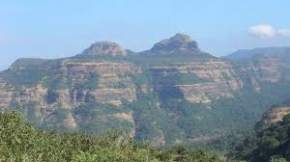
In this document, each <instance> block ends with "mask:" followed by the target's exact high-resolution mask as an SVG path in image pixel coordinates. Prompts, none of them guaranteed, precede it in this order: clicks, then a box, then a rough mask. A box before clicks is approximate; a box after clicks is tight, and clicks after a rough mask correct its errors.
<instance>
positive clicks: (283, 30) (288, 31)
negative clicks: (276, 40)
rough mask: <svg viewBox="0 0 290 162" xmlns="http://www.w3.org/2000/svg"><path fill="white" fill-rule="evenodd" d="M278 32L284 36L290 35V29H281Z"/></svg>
mask: <svg viewBox="0 0 290 162" xmlns="http://www.w3.org/2000/svg"><path fill="white" fill-rule="evenodd" d="M277 33H278V34H279V35H280V36H283V37H290V29H279V30H278V31H277Z"/></svg>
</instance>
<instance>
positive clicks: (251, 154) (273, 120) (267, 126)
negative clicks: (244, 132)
mask: <svg viewBox="0 0 290 162" xmlns="http://www.w3.org/2000/svg"><path fill="white" fill-rule="evenodd" d="M289 110H290V108H289V107H273V108H272V109H271V111H268V112H266V113H265V114H264V117H263V118H262V120H261V121H260V122H259V123H258V124H257V128H256V130H255V133H254V134H253V135H248V136H247V137H246V138H245V140H243V141H242V142H241V143H240V144H238V145H237V146H236V147H235V149H233V151H232V153H231V155H232V156H233V157H235V159H239V160H247V161H249V162H276V161H277V162H287V161H289V160H290V155H289V149H290V148H289V142H290V136H289V126H290V120H289V119H290V115H289ZM269 117H270V118H269Z"/></svg>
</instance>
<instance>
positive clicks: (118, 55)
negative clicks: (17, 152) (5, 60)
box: [0, 34, 290, 145]
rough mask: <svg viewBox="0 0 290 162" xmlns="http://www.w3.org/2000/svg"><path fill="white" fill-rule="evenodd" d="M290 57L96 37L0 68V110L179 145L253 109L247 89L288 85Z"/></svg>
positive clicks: (178, 39) (186, 40)
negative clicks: (66, 53)
mask: <svg viewBox="0 0 290 162" xmlns="http://www.w3.org/2000/svg"><path fill="white" fill-rule="evenodd" d="M289 63H290V59H288V57H286V56H284V55H282V56H281V55H278V56H277V55H266V56H264V55H263V56H259V57H255V59H251V60H246V61H244V62H243V63H240V62H234V61H228V60H226V59H221V58H216V57H213V56H211V55H209V54H207V53H205V52H202V51H201V50H200V49H199V48H198V45H197V43H196V42H195V41H193V40H191V38H190V37H189V36H186V35H183V34H177V35H175V36H174V37H172V38H169V39H166V40H163V41H161V42H159V43H157V44H155V45H154V46H153V48H152V49H150V50H148V51H144V52H140V53H133V52H131V53H130V54H128V53H127V52H126V51H125V50H123V49H122V48H121V47H120V46H119V45H118V44H116V43H112V42H97V43H95V44H93V45H91V46H90V47H89V48H88V49H86V50H84V52H83V53H82V54H79V55H77V56H74V57H71V58H63V59H58V60H41V59H20V60H18V61H16V62H15V63H14V64H13V65H12V66H11V67H10V68H9V69H8V70H6V71H3V72H1V73H0V108H1V109H20V111H22V112H23V113H24V114H25V115H26V116H27V117H28V118H29V119H30V120H31V121H32V122H34V123H35V124H37V125H39V126H40V127H45V128H49V129H58V130H73V131H77V130H79V131H89V132H104V131H106V130H110V129H116V128H117V129H124V130H126V131H128V132H129V133H130V134H131V135H132V136H135V137H136V138H138V139H140V138H141V139H146V138H150V139H152V141H154V140H155V141H156V143H159V144H162V145H163V144H165V143H168V142H171V143H174V142H173V141H175V142H177V143H180V142H185V139H187V138H190V139H193V137H196V136H200V135H201V134H200V132H202V131H201V130H202V129H205V128H204V127H205V126H206V127H209V128H208V129H207V130H206V131H208V130H212V131H213V132H214V131H220V129H223V127H225V126H224V125H227V124H228V123H231V122H232V121H230V120H231V119H230V117H225V116H223V114H227V115H228V114H230V115H233V114H231V113H234V115H236V114H239V113H240V112H241V111H242V112H245V114H247V113H248V111H250V112H251V110H250V109H246V108H244V107H241V106H240V105H239V104H237V103H235V102H236V100H237V98H241V99H243V98H245V96H246V97H247V95H248V93H246V94H247V95H244V92H245V91H247V92H251V94H255V95H259V93H262V90H263V89H264V84H271V85H273V86H274V85H277V84H280V82H286V83H287V82H288V81H289V79H290V73H289V72H288V71H289V70H290V64H289ZM252 89H254V91H252ZM284 91H285V92H286V91H287V89H285V90H284ZM249 100H250V101H249V102H252V103H254V104H253V105H258V102H259V103H260V102H261V101H255V99H254V98H249ZM233 101H235V102H233ZM265 103H266V100H265ZM224 105H225V106H224ZM237 105H238V106H237ZM208 107H210V108H212V109H205V108H208ZM224 107H230V109H226V110H224V109H225V108H224ZM243 108H244V109H245V110H241V109H243ZM253 109H254V108H253ZM225 111H226V112H225ZM258 112H260V111H258ZM258 114H259V113H258ZM234 115H233V116H234ZM240 116H241V115H239V117H240ZM240 118H241V120H242V117H240ZM220 119H225V120H228V121H221V120H220ZM233 120H235V121H236V120H238V119H236V118H234V117H233ZM254 120H255V119H253V121H254ZM165 121H166V122H165ZM241 122H242V121H241ZM245 123H246V122H245ZM253 123H254V122H253ZM204 124H205V125H204ZM217 124H219V125H217ZM197 128H198V129H197ZM200 129H201V130H200ZM231 129H232V128H231ZM171 134H172V135H171ZM209 136H210V135H209ZM153 143H154V142H153Z"/></svg>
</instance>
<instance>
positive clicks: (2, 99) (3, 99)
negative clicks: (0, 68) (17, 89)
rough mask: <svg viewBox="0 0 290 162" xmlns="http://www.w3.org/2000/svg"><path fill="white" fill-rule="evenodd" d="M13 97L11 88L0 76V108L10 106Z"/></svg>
mask: <svg viewBox="0 0 290 162" xmlns="http://www.w3.org/2000/svg"><path fill="white" fill-rule="evenodd" d="M12 97H13V88H12V87H11V85H9V84H8V83H7V82H6V81H4V80H3V79H1V78H0V110H1V109H6V108H8V107H9V106H10V103H11V101H12Z"/></svg>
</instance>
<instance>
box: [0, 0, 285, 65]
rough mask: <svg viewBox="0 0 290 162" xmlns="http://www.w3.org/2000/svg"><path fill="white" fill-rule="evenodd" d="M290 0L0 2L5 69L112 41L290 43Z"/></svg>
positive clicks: (204, 45) (223, 45)
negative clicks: (181, 37)
mask: <svg viewBox="0 0 290 162" xmlns="http://www.w3.org/2000/svg"><path fill="white" fill-rule="evenodd" d="M289 7H290V1H289V0H25V1H23V0H0V70H3V69H6V68H8V67H9V65H10V64H11V63H12V62H14V61H15V60H16V59H18V58H24V57H25V58H26V57H30V58H60V57H67V56H73V55H75V54H78V53H80V52H81V51H82V50H83V49H85V48H87V47H88V46H89V45H90V44H92V43H93V42H96V41H103V40H110V41H115V42H117V43H119V44H120V45H121V46H122V47H123V48H126V49H132V50H135V51H142V50H146V49H149V48H151V47H152V46H153V44H154V43H156V42H158V41H160V40H162V39H164V38H168V37H171V36H172V35H174V34H175V33H180V32H181V33H186V34H188V35H190V36H191V37H192V39H194V40H196V41H197V42H198V43H199V46H200V48H201V49H202V50H204V51H207V52H210V53H211V54H213V55H215V56H222V55H226V54H230V53H231V52H234V51H235V50H238V49H248V48H255V47H266V46H290V21H289V17H290V11H289Z"/></svg>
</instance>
